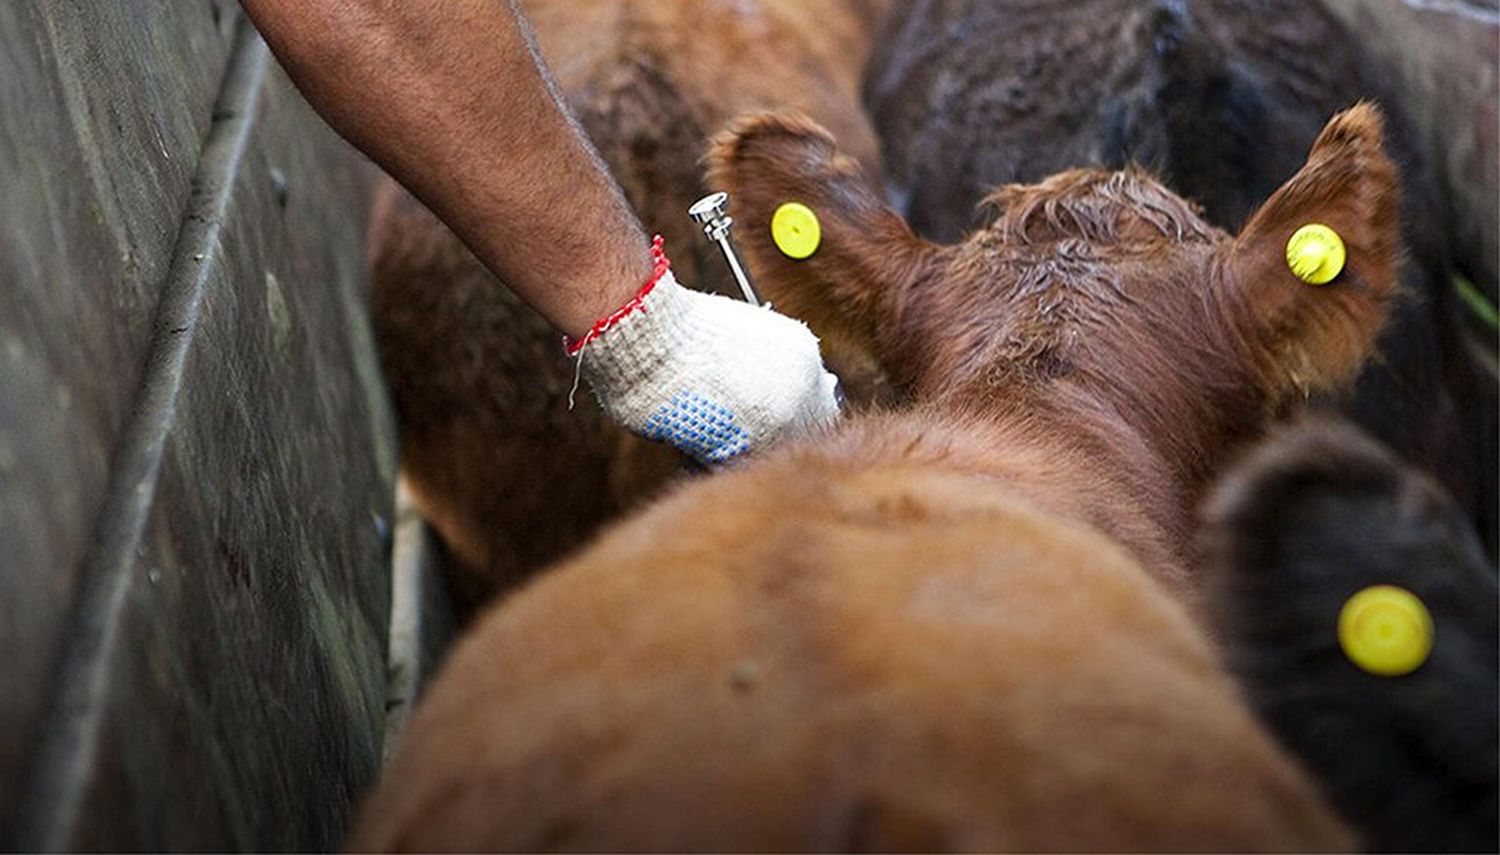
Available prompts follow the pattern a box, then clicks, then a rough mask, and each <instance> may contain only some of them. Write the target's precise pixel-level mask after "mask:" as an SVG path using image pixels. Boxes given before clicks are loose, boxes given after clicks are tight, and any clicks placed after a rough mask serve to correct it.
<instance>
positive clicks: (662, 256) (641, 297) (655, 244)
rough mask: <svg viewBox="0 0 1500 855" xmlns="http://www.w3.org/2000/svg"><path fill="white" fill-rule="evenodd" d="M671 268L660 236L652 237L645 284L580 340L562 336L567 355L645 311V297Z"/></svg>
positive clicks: (597, 322)
mask: <svg viewBox="0 0 1500 855" xmlns="http://www.w3.org/2000/svg"><path fill="white" fill-rule="evenodd" d="M671 267H672V261H671V259H669V258H667V253H666V251H665V250H663V249H662V239H661V235H656V236H654V237H652V238H651V278H650V279H647V280H646V284H645V285H642V286H641V290H639V291H637V292H635V296H634V297H631V298H630V299H629V300H627V301H626V302H625V305H623V306H621V307H620V308H618V309H615V310H614V311H613V312H611V313H610V314H608V315H606V316H605V317H603V318H600V319H599V320H597V321H595V322H594V325H593V326H592V327H589V331H588V332H586V333H584V334H583V337H582V338H580V339H576V340H575V339H573V338H572V337H571V336H566V335H565V336H563V346H564V347H566V348H567V349H568V355H569V356H576V355H577V354H578V351H580V350H583V349H584V348H585V347H587V346H588V344H589V342H591V341H593V340H594V339H596V338H598V337H599V336H601V335H604V334H605V333H606V332H608V331H609V328H610V327H612V326H614V325H615V324H618V323H619V322H620V321H622V320H624V319H625V318H627V317H629V316H630V313H631V312H634V311H636V310H637V309H639V310H640V311H642V312H644V311H646V307H645V305H644V303H645V300H646V295H647V294H650V293H651V289H653V288H655V287H656V283H657V282H660V281H661V277H662V274H663V273H666V272H667V270H668V269H670V268H671Z"/></svg>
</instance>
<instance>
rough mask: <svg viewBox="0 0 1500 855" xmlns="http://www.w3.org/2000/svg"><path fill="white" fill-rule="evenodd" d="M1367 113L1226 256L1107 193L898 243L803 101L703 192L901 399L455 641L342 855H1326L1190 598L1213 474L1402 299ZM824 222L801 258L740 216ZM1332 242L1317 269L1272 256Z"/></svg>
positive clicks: (729, 486)
mask: <svg viewBox="0 0 1500 855" xmlns="http://www.w3.org/2000/svg"><path fill="white" fill-rule="evenodd" d="M1381 133H1382V131H1381V124H1380V119H1379V116H1378V114H1377V113H1376V112H1375V111H1374V110H1373V109H1372V108H1369V107H1361V108H1357V109H1355V110H1352V111H1350V112H1349V113H1346V114H1344V115H1342V116H1339V117H1337V118H1335V119H1334V120H1333V121H1332V122H1331V123H1330V124H1329V126H1328V128H1327V130H1326V131H1324V133H1323V135H1322V136H1321V137H1320V138H1319V140H1318V142H1317V144H1316V146H1315V147H1314V148H1313V150H1312V153H1311V155H1310V157H1309V159H1308V161H1307V164H1306V166H1305V167H1304V168H1303V169H1302V170H1301V171H1299V172H1298V174H1297V175H1296V176H1295V177H1293V178H1292V179H1291V180H1290V181H1289V182H1288V183H1287V184H1286V185H1285V186H1284V187H1283V188H1282V189H1281V190H1280V191H1278V192H1277V193H1276V194H1275V195H1273V196H1272V198H1271V199H1270V201H1268V202H1267V204H1266V205H1265V206H1264V207H1263V208H1262V209H1261V210H1260V212H1259V213H1257V214H1256V215H1255V216H1254V217H1252V218H1251V219H1250V221H1249V223H1248V224H1247V225H1246V226H1245V228H1244V229H1243V230H1242V231H1241V233H1240V234H1239V236H1238V237H1236V238H1232V237H1230V236H1229V235H1228V234H1226V233H1224V232H1222V231H1220V230H1218V229H1216V228H1214V227H1212V226H1210V225H1208V224H1207V223H1206V222H1204V221H1203V220H1202V219H1201V218H1200V217H1199V216H1198V215H1197V214H1196V213H1195V212H1194V210H1193V209H1192V207H1191V206H1190V205H1189V204H1188V203H1187V202H1184V201H1183V200H1182V199H1180V198H1179V197H1177V196H1175V195H1173V194H1172V193H1171V192H1169V191H1167V190H1166V189H1165V188H1163V187H1162V186H1161V185H1160V184H1158V183H1157V182H1156V181H1154V180H1153V179H1151V178H1150V177H1149V176H1147V175H1146V174H1144V173H1142V172H1139V171H1126V172H1117V173H1108V172H1092V171H1074V172H1067V173H1063V174H1060V175H1058V176H1054V177H1053V178H1050V179H1048V180H1047V181H1044V182H1042V183H1041V184H1038V185H1033V186H1029V187H1019V186H1017V187H1008V188H1005V189H1003V190H1001V191H1000V192H998V193H996V194H995V195H994V196H993V197H992V200H991V201H992V203H993V204H992V208H993V209H994V211H995V213H994V218H993V220H992V221H991V222H990V223H989V224H988V225H987V226H986V227H985V228H984V229H982V230H981V231H979V232H978V233H976V234H974V235H973V236H971V237H970V238H969V239H967V240H966V241H964V242H963V243H960V244H956V245H951V246H937V245H934V244H930V243H927V242H925V241H923V240H920V239H918V238H917V237H916V236H914V235H913V234H912V233H911V231H910V230H909V229H908V228H907V226H906V224H905V223H904V222H902V220H901V219H900V218H899V217H898V216H897V215H896V214H894V213H893V212H891V211H890V210H889V209H887V208H885V207H883V206H882V205H881V203H880V202H879V200H878V199H876V198H875V196H874V195H872V193H871V192H870V191H869V189H868V187H867V186H866V183H865V181H864V180H863V179H862V178H861V176H860V174H859V170H858V168H857V166H856V165H855V163H854V162H853V161H852V160H851V159H850V158H848V157H846V156H842V155H840V154H838V153H837V151H836V150H835V147H834V144H833V141H832V139H831V138H830V137H829V136H828V135H827V134H826V133H824V132H822V131H821V130H819V129H817V128H816V127H815V126H814V125H812V124H811V123H809V122H807V121H806V120H805V119H800V118H777V117H761V118H756V119H751V120H746V121H744V122H741V123H739V124H737V126H736V129H735V131H734V132H733V133H732V134H730V135H728V136H727V137H725V138H724V139H722V140H721V141H720V142H719V143H718V145H717V146H716V149H715V153H714V156H713V161H712V162H713V170H712V176H713V180H714V183H715V184H716V185H718V186H722V187H724V188H725V189H727V190H729V191H731V192H732V193H734V194H735V195H736V197H737V198H738V199H739V200H740V211H741V216H742V218H743V219H742V222H743V223H745V225H746V229H745V231H744V233H743V238H742V243H743V245H744V247H745V249H746V251H747V254H748V255H749V256H750V258H751V260H752V263H753V264H754V265H755V267H756V268H757V270H759V271H760V275H761V281H762V283H763V284H764V285H765V287H766V289H767V290H768V291H770V292H772V293H773V295H774V297H775V298H776V299H778V300H781V301H784V303H785V305H788V306H795V307H796V308H797V309H799V310H800V311H803V312H805V313H806V314H807V315H808V316H809V317H812V318H813V319H814V320H815V323H816V324H817V325H819V326H822V327H825V328H828V327H832V326H834V325H838V326H839V327H840V328H841V329H842V330H843V331H844V332H846V333H848V334H850V335H852V336H854V337H857V338H863V339H864V340H865V341H866V343H867V344H868V345H869V346H870V347H871V349H872V350H873V351H874V352H875V353H877V354H878V355H879V358H880V362H881V364H882V366H883V367H884V368H885V369H886V370H887V371H889V372H890V373H891V374H892V375H893V377H894V378H895V380H896V382H897V383H899V384H900V385H901V387H902V391H903V393H904V395H905V396H906V397H908V398H910V399H912V401H913V403H912V404H911V406H910V408H908V409H903V410H899V411H896V412H891V413H885V414H870V415H866V416H863V417H859V418H855V419H851V420H849V421H847V422H846V423H845V424H844V425H843V426H841V427H839V428H837V429H834V430H832V431H831V432H830V433H829V434H827V435H825V436H821V437H813V438H809V439H807V440H805V441H802V442H798V443H794V444H792V445H790V446H788V447H785V448H783V449H779V450H775V451H772V452H770V453H769V454H767V455H766V456H763V457H759V458H756V459H754V460H752V461H748V462H746V463H744V464H742V465H740V466H736V467H730V469H729V470H727V471H725V472H723V473H721V474H718V475H716V476H714V477H712V478H707V479H702V480H700V481H697V482H694V483H692V484H690V485H687V486H685V487H683V488H681V489H679V490H678V491H677V492H675V493H674V494H673V495H671V496H669V497H668V498H666V499H664V500H663V501H661V502H660V503H658V504H656V505H655V506H653V507H652V508H651V509H649V510H648V511H647V512H645V513H642V514H641V515H639V516H637V517H635V518H634V519H632V520H630V521H629V522H627V523H624V524H621V525H619V526H617V527H616V528H614V529H613V530H612V531H610V532H608V533H607V534H606V535H605V536H604V537H603V538H602V539H600V540H599V541H598V542H597V543H596V544H595V545H594V546H593V547H592V548H590V549H588V550H587V551H586V552H584V553H583V554H581V555H580V556H578V557H577V558H575V559H573V560H571V561H569V562H566V563H564V564H562V565H561V566H559V567H556V568H554V569H552V570H549V571H548V572H547V573H545V574H543V575H542V576H540V577H539V578H537V579H536V580H535V581H533V582H532V583H531V585H530V586H529V587H527V588H525V589H523V590H521V591H519V592H517V593H516V594H514V595H512V596H511V597H509V598H507V599H506V600H505V601H504V602H502V603H501V604H499V605H498V606H497V607H495V608H494V610H493V611H491V612H490V613H489V614H488V615H486V617H485V618H484V619H483V620H482V621H481V622H480V623H479V624H478V625H477V626H476V628H475V629H474V630H473V631H472V632H471V634H470V635H469V636H468V637H467V639H465V641H464V642H462V643H461V644H460V645H459V647H458V648H457V649H456V650H455V652H454V653H453V655H452V658H451V659H450V663H449V665H448V667H447V670H446V671H445V673H444V674H442V675H441V676H440V677H439V679H438V680H437V681H436V682H435V683H434V685H433V686H432V688H431V690H430V692H429V695H428V698H427V700H426V702H425V703H424V705H423V706H422V708H421V709H419V710H418V712H417V714H416V716H415V717H414V719H413V721H412V726H411V728H410V730H409V731H408V732H407V734H406V735H405V737H404V744H403V746H402V747H401V749H400V751H399V754H398V756H397V757H396V758H395V759H394V761H393V762H392V764H391V765H390V766H389V767H388V768H387V770H386V773H385V777H384V781H383V783H382V785H381V787H380V788H379V790H378V791H377V793H376V794H375V796H374V797H373V799H372V800H371V801H370V802H369V804H368V805H366V807H365V809H364V813H363V820H362V823H361V825H360V827H359V829H358V831H357V833H356V835H355V837H354V838H353V845H354V847H355V848H372V849H381V850H390V849H405V850H430V849H592V850H600V849H602V850H626V849H629V850H635V849H657V850H662V849H665V850H685V849H717V850H773V849H776V850H780V849H795V850H822V849H867V848H881V849H885V848H901V849H909V850H918V851H930V850H938V849H970V850H1000V849H1016V850H1043V849H1060V850H1072V851H1083V850H1098V849H1108V850H1121V851H1136V850H1153V851H1160V850H1204V851H1206V850H1214V851H1216V850H1243V851H1249V850H1266V849H1295V850H1307V851H1326V850H1329V849H1338V848H1341V847H1344V846H1347V845H1348V844H1349V842H1350V841H1349V839H1348V837H1347V835H1346V833H1345V831H1344V830H1343V829H1342V828H1341V827H1340V825H1339V824H1338V823H1337V822H1335V821H1334V820H1333V819H1332V815H1331V813H1330V812H1329V810H1328V809H1327V807H1326V806H1325V805H1324V804H1323V802H1322V801H1321V799H1320V798H1319V796H1318V795H1317V793H1316V791H1315V789H1314V788H1313V787H1312V785H1311V784H1310V783H1309V782H1308V781H1307V780H1306V779H1305V778H1304V776H1303V775H1302V773H1301V771H1300V769H1299V768H1298V767H1297V766H1296V765H1295V764H1294V763H1292V762H1290V761H1289V760H1288V759H1287V758H1286V757H1285V756H1284V755H1283V754H1282V753H1281V752H1280V750H1279V749H1277V748H1276V747H1275V745H1274V744H1273V742H1272V741H1271V740H1270V738H1269V737H1268V735H1267V734H1266V733H1265V732H1263V731H1262V730H1261V729H1260V728H1259V726H1258V725H1256V724H1255V723H1254V721H1253V718H1252V716H1251V715H1250V713H1249V710H1248V709H1247V708H1246V707H1245V706H1244V704H1243V702H1242V701H1241V699H1240V695H1239V693H1238V689H1237V688H1236V687H1235V685H1234V683H1233V681H1232V680H1231V678H1230V677H1229V676H1228V674H1227V673H1226V672H1225V671H1224V670H1223V669H1222V667H1221V666H1220V664H1219V663H1218V662H1217V660H1216V659H1215V657H1214V656H1213V654H1212V652H1211V649H1210V646H1209V644H1208V642H1207V640H1206V637H1205V636H1204V635H1203V634H1202V631H1201V630H1200V629H1199V628H1198V625H1197V624H1195V623H1194V621H1193V620H1192V618H1191V616H1190V614H1191V612H1190V609H1189V608H1185V607H1184V601H1186V602H1189V603H1190V602H1192V600H1193V596H1192V592H1193V591H1194V589H1195V584H1194V581H1193V579H1192V577H1191V576H1190V574H1189V573H1188V572H1187V571H1186V556H1187V553H1188V551H1189V543H1188V525H1187V520H1188V519H1189V517H1190V512H1191V511H1190V509H1191V507H1192V505H1193V503H1194V501H1195V500H1196V497H1197V495H1198V493H1199V492H1200V491H1201V489H1202V488H1203V486H1204V485H1205V483H1206V482H1207V479H1208V478H1209V477H1210V476H1211V475H1212V473H1213V471H1214V469H1215V468H1216V466H1217V464H1218V463H1219V462H1220V461H1221V460H1222V459H1223V458H1224V456H1225V455H1226V454H1228V453H1229V452H1230V450H1231V449H1233V448H1234V447H1235V446H1237V445H1238V444H1239V443H1241V442H1242V441H1244V440H1246V439H1248V438H1250V437H1252V436H1254V435H1256V434H1257V433H1258V432H1259V431H1260V430H1261V429H1262V426H1263V425H1264V424H1265V423H1266V422H1267V421H1268V420H1269V419H1270V418H1272V416H1273V414H1275V413H1277V412H1280V411H1283V410H1284V409H1286V407H1287V405H1288V404H1289V403H1291V402H1293V401H1295V400H1297V399H1299V398H1300V397H1301V395H1302V394H1303V393H1304V392H1305V391H1307V390H1310V389H1336V388H1338V387H1339V386H1341V385H1344V384H1346V383H1347V382H1348V381H1349V380H1351V379H1352V378H1353V376H1354V375H1355V373H1356V372H1357V371H1358V370H1359V368H1360V365H1361V362H1362V360H1363V359H1364V357H1365V356H1366V355H1367V354H1368V353H1369V351H1370V348H1371V346H1372V345H1373V343H1374V339H1375V336H1376V333H1377V330H1378V329H1379V327H1380V325H1381V323H1382V321H1383V320H1384V319H1385V316H1386V309H1387V304H1388V301H1389V299H1390V298H1391V296H1392V294H1393V293H1394V290H1395V287H1396V281H1395V279H1396V248H1397V238H1396V228H1395V216H1396V205H1397V198H1396V196H1397V190H1396V173H1395V169H1394V168H1393V166H1392V165H1391V163H1390V161H1389V160H1388V159H1387V158H1386V156H1385V154H1384V153H1383V150H1382V146H1381ZM792 200H796V201H800V202H803V203H804V204H807V205H808V206H810V207H811V208H812V209H813V210H814V211H815V212H817V213H818V214H819V215H820V217H821V219H822V229H823V246H822V247H821V248H820V249H819V250H818V251H817V252H816V253H815V254H814V255H813V256H811V257H810V258H808V259H806V260H804V261H792V260H790V259H787V258H785V257H782V256H780V255H779V254H777V253H776V251H775V249H774V248H773V247H772V245H771V240H770V237H769V235H768V233H767V224H768V221H769V218H770V216H771V213H772V211H773V210H774V209H775V208H776V207H777V206H779V205H780V204H782V203H784V202H787V201H792ZM1313 220H1316V221H1320V222H1325V223H1328V224H1330V225H1332V226H1333V227H1335V228H1337V229H1338V230H1339V231H1340V232H1341V233H1342V234H1343V235H1344V237H1345V239H1346V240H1347V242H1348V245H1349V250H1350V263H1349V266H1348V268H1347V269H1346V270H1345V271H1344V273H1343V274H1342V276H1341V277H1340V278H1339V279H1337V280H1335V281H1334V282H1333V283H1331V284H1329V285H1326V286H1323V287H1320V288H1313V287H1309V286H1306V285H1303V284H1302V283H1301V282H1299V281H1298V280H1297V279H1295V278H1294V277H1293V276H1292V274H1291V272H1290V271H1289V270H1288V269H1287V267H1286V263H1285V260H1284V247H1285V245H1286V242H1287V239H1288V236H1289V235H1290V234H1291V233H1292V231H1293V230H1294V229H1296V228H1297V227H1298V226H1300V225H1302V224H1303V223H1306V222H1308V221H1313Z"/></svg>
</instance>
